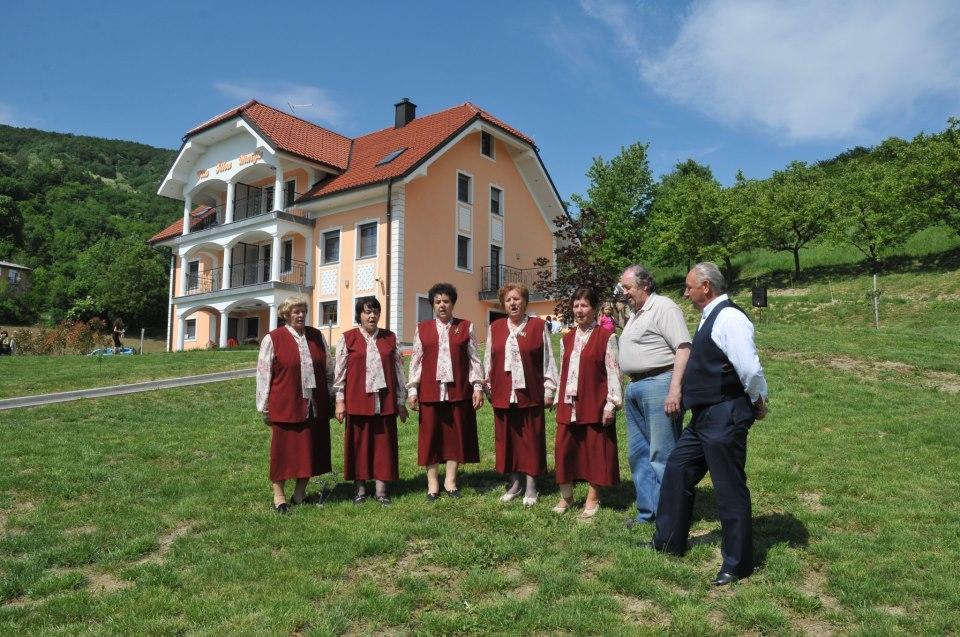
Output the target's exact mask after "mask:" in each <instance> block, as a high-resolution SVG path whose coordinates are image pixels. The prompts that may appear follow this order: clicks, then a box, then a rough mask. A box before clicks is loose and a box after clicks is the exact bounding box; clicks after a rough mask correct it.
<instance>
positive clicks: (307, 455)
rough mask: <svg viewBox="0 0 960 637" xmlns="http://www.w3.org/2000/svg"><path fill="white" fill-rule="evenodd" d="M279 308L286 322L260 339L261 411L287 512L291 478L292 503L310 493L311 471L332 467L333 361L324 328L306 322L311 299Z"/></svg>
mask: <svg viewBox="0 0 960 637" xmlns="http://www.w3.org/2000/svg"><path fill="white" fill-rule="evenodd" d="M277 314H278V315H279V316H280V317H281V318H283V320H284V322H285V323H286V324H285V325H283V326H282V327H278V328H277V329H275V330H272V331H271V332H269V333H268V334H267V335H266V336H264V337H263V340H262V341H261V342H260V356H259V357H258V358H257V411H259V412H260V413H261V414H262V415H263V419H264V421H265V422H266V423H267V424H268V425H269V426H270V430H271V440H270V480H271V481H272V482H273V508H274V510H275V511H276V512H277V513H287V512H288V505H287V497H286V494H285V491H284V488H285V485H286V481H287V480H291V479H293V480H296V481H297V482H296V486H295V487H294V490H293V498H292V500H293V503H294V504H300V503H302V502H303V501H304V499H305V498H306V493H307V483H308V482H309V480H310V478H311V477H313V476H317V475H321V474H323V473H328V472H329V471H330V470H331V467H330V386H331V384H332V383H333V361H332V360H331V358H330V356H329V353H328V351H327V343H326V341H324V339H323V333H321V332H320V331H319V330H317V329H314V328H312V327H309V326H307V324H306V318H307V301H306V299H304V298H303V297H299V296H292V297H289V298H287V299H286V300H284V301H283V303H281V304H280V307H279V308H278V309H277Z"/></svg>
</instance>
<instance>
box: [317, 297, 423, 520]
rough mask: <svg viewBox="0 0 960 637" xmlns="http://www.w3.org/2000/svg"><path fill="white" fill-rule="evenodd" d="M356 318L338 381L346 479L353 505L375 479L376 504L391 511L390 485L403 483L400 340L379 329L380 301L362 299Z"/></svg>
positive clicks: (340, 358)
mask: <svg viewBox="0 0 960 637" xmlns="http://www.w3.org/2000/svg"><path fill="white" fill-rule="evenodd" d="M354 316H355V320H356V322H357V323H359V324H360V327H355V328H353V329H352V330H348V331H346V332H344V333H343V336H341V337H340V342H339V343H337V362H336V367H335V371H334V381H333V388H334V390H335V391H336V393H337V394H336V395H337V408H336V417H337V420H339V421H340V422H344V420H346V424H345V426H344V432H343V477H344V479H346V480H353V481H354V484H355V487H356V492H355V494H354V498H353V503H354V504H363V503H364V502H365V501H366V499H367V488H366V481H367V480H370V479H373V480H375V481H376V491H375V497H376V500H377V502H379V503H380V504H382V505H384V506H386V505H389V504H390V498H389V497H388V496H387V482H389V481H391V480H399V479H400V466H399V465H400V461H399V449H398V446H397V416H398V415H399V416H400V420H402V421H403V422H406V421H407V408H406V407H405V406H404V405H403V387H404V379H403V362H402V361H401V360H400V352H399V351H398V350H397V337H396V335H395V334H394V333H393V332H391V331H390V330H381V329H379V328H378V327H377V323H379V322H380V301H378V300H377V299H376V297H372V296H365V297H361V298H359V299H357V303H356V307H355V315H354Z"/></svg>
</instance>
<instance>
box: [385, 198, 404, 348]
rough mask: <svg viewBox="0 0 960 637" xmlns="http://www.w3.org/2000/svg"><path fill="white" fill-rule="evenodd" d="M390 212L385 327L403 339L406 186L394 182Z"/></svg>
mask: <svg viewBox="0 0 960 637" xmlns="http://www.w3.org/2000/svg"><path fill="white" fill-rule="evenodd" d="M390 213H391V215H392V217H393V219H392V221H391V223H390V227H389V228H387V232H389V233H390V236H391V246H390V325H388V326H387V329H389V330H391V331H392V332H393V333H394V334H396V335H397V340H399V341H401V342H402V341H403V340H404V333H403V305H404V303H403V301H404V297H403V292H404V276H403V264H404V248H405V245H404V244H405V243H406V241H405V233H404V227H405V225H406V188H405V187H404V186H403V184H394V185H393V191H392V192H391V193H390Z"/></svg>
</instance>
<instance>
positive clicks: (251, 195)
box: [150, 99, 565, 350]
mask: <svg viewBox="0 0 960 637" xmlns="http://www.w3.org/2000/svg"><path fill="white" fill-rule="evenodd" d="M394 109H395V111H394V119H395V123H394V125H393V126H391V127H389V128H385V129H383V130H379V131H376V132H373V133H370V134H367V135H363V136H361V137H357V138H353V139H351V138H349V137H345V136H344V135H340V134H338V133H335V132H333V131H330V130H327V129H325V128H323V127H321V126H318V125H316V124H313V123H311V122H308V121H305V120H303V119H300V118H297V117H294V116H292V115H289V114H287V113H284V112H282V111H279V110H276V109H274V108H271V107H270V106H267V105H265V104H261V103H260V102H257V101H253V100H251V101H249V102H247V103H245V104H243V105H241V106H238V107H237V108H234V109H231V110H229V111H227V112H225V113H223V114H221V115H218V116H216V117H214V118H213V119H211V120H209V121H207V122H204V123H203V124H200V125H199V126H197V127H196V128H194V129H192V130H190V131H189V132H188V133H187V134H186V135H185V136H184V137H183V145H182V147H181V148H180V152H179V154H178V155H177V158H176V160H175V161H174V163H173V166H172V167H171V168H170V171H169V172H168V173H167V176H166V178H165V179H164V180H163V184H162V185H161V186H160V190H159V194H161V195H163V196H166V197H171V198H173V199H178V200H182V201H183V204H184V205H183V218H182V219H178V220H177V221H176V222H175V223H172V224H171V225H170V226H169V227H167V228H165V229H164V230H162V231H161V232H159V233H157V234H156V235H155V236H154V237H152V238H151V239H150V242H151V243H152V244H153V245H157V246H169V247H170V248H171V249H172V250H173V256H172V258H171V262H170V304H169V317H168V331H167V333H168V349H172V350H183V349H192V348H200V347H206V346H208V345H209V344H210V343H211V342H212V343H215V344H218V345H219V346H221V347H223V346H226V345H228V344H229V343H230V342H231V339H233V340H235V341H237V342H241V343H242V342H247V341H253V340H259V339H260V338H261V337H262V336H263V335H264V334H266V332H267V331H269V330H270V329H273V328H274V327H276V326H277V322H278V317H277V307H278V306H279V305H280V303H281V302H282V301H283V299H285V298H286V297H288V296H290V295H291V294H295V293H299V294H301V295H303V296H305V297H306V298H307V299H309V302H310V311H309V313H308V323H309V324H310V325H313V326H315V327H320V328H323V329H324V332H325V334H327V333H329V335H330V337H331V338H332V339H333V340H334V342H336V339H337V338H338V337H339V335H340V334H341V333H342V332H343V331H345V330H347V329H349V328H350V327H352V325H353V324H354V316H353V311H354V301H355V299H356V298H357V297H360V296H368V295H375V296H376V297H377V298H379V299H380V302H381V304H382V306H383V315H382V317H381V325H384V326H388V327H389V328H390V329H391V330H393V331H394V332H396V333H397V335H398V338H399V340H400V341H401V342H404V343H410V342H412V340H413V337H414V330H415V326H416V322H417V321H418V320H422V319H425V318H429V317H430V316H432V312H431V309H430V307H429V303H428V302H427V298H426V293H427V290H428V289H429V288H430V286H431V285H432V284H433V283H435V282H437V281H447V282H450V283H453V284H454V285H456V286H457V289H458V292H459V301H458V303H457V308H456V313H457V315H458V316H461V317H463V318H467V319H470V320H471V321H473V322H474V324H475V325H476V326H477V328H478V335H479V337H480V338H481V339H482V338H483V333H484V331H485V329H486V327H487V325H488V324H489V322H490V321H491V320H494V319H495V318H497V317H498V316H500V315H501V314H500V312H499V308H498V307H497V290H498V288H499V287H500V286H501V285H502V284H503V283H504V282H506V281H523V282H525V283H527V284H528V285H530V286H531V287H532V284H533V283H534V282H535V281H537V280H538V277H539V276H541V275H547V276H549V274H550V271H549V268H548V269H547V270H546V272H544V271H543V268H540V269H538V268H536V267H535V264H534V262H535V260H536V259H538V258H539V257H546V258H547V259H549V261H550V262H552V260H553V254H554V248H555V244H554V236H553V231H554V230H555V228H554V223H553V222H554V220H555V219H556V218H557V217H558V216H559V215H562V214H565V211H564V208H563V204H562V202H561V200H560V197H559V195H558V193H557V191H556V188H555V187H554V185H553V182H552V181H551V179H550V176H549V175H548V174H547V171H546V168H545V167H544V165H543V162H542V160H541V159H540V155H539V154H538V152H537V147H536V145H535V144H534V142H533V140H532V139H531V138H529V137H527V136H526V135H524V134H523V133H521V132H520V131H518V130H516V129H514V128H512V127H510V126H509V125H507V124H506V123H504V122H502V121H501V120H499V119H497V118H496V117H493V116H492V115H490V114H489V113H487V112H486V111H484V110H482V109H480V108H478V107H477V106H474V105H473V104H470V103H469V102H468V103H465V104H461V105H460V106H455V107H453V108H450V109H447V110H444V111H440V112H438V113H434V114H431V115H426V116H422V117H417V116H416V105H414V104H413V103H412V102H410V101H409V100H407V99H403V100H402V101H401V102H399V103H398V104H396V105H395V106H394ZM553 305H554V303H553V301H551V300H548V299H545V298H544V297H543V295H540V294H536V293H535V290H533V289H531V303H530V311H531V312H532V313H540V314H549V313H551V312H552V309H553Z"/></svg>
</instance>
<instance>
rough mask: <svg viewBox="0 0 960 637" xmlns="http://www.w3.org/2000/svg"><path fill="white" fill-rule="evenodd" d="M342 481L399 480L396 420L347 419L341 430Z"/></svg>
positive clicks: (378, 418) (393, 418) (385, 417)
mask: <svg viewBox="0 0 960 637" xmlns="http://www.w3.org/2000/svg"><path fill="white" fill-rule="evenodd" d="M343 478H344V479H345V480H371V479H373V480H384V481H389V480H399V479H400V450H399V447H398V446H397V416H396V414H394V415H392V416H347V420H346V425H344V429H343Z"/></svg>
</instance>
